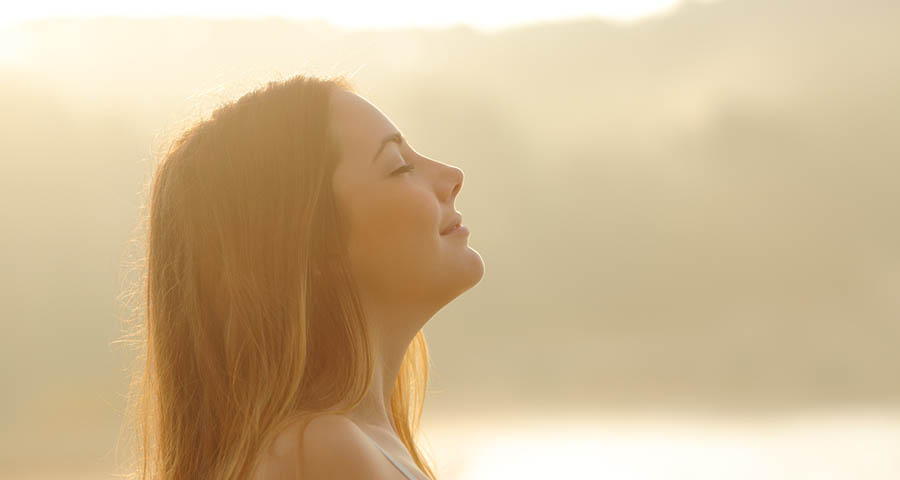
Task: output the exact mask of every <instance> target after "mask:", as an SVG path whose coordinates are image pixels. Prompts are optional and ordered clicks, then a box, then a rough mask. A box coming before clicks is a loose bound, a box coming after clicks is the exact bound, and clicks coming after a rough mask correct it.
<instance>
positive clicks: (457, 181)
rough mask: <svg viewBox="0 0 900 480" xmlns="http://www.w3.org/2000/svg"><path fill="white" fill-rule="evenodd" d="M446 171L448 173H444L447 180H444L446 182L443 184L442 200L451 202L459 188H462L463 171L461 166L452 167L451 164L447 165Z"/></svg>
mask: <svg viewBox="0 0 900 480" xmlns="http://www.w3.org/2000/svg"><path fill="white" fill-rule="evenodd" d="M447 171H448V173H447V175H446V178H447V180H445V181H446V182H447V183H446V185H445V186H444V190H443V191H444V192H446V193H445V198H444V201H445V202H448V203H449V202H452V201H453V199H454V198H456V195H457V194H458V193H459V190H460V189H461V188H462V184H463V179H464V178H465V175H464V174H463V171H462V169H461V168H459V167H454V166H452V165H447Z"/></svg>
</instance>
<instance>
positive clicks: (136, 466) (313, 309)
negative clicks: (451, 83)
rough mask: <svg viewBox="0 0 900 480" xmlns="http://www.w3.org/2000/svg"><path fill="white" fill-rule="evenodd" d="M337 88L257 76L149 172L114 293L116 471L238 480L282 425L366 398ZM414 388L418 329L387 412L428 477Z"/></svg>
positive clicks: (364, 346)
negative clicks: (342, 188) (121, 295)
mask: <svg viewBox="0 0 900 480" xmlns="http://www.w3.org/2000/svg"><path fill="white" fill-rule="evenodd" d="M337 88H343V89H345V90H347V91H353V92H355V89H354V87H353V86H352V84H351V83H350V82H349V81H348V80H347V79H346V78H345V77H343V76H337V77H332V78H320V77H316V76H308V75H295V76H293V77H290V78H289V79H287V80H283V81H270V82H269V83H267V84H266V85H265V86H264V87H261V88H258V89H255V90H253V91H251V92H249V93H246V94H245V95H243V96H242V97H240V98H239V99H237V100H235V101H228V102H226V103H225V104H224V105H222V106H220V107H219V108H217V109H216V110H215V111H214V112H213V113H212V114H211V116H210V117H209V118H206V119H204V120H202V121H199V122H196V123H194V124H193V125H192V126H190V128H187V129H185V130H184V131H183V132H182V133H181V134H180V135H179V136H178V137H177V138H176V139H175V140H174V141H173V142H172V143H171V145H170V147H169V148H168V150H167V151H166V153H165V154H164V155H163V156H162V157H161V159H160V161H159V162H158V164H157V165H156V168H155V170H154V172H153V175H152V177H151V179H150V181H149V183H148V187H149V188H148V195H147V196H148V197H149V199H148V200H149V204H145V205H144V207H145V208H144V211H145V212H146V213H145V214H143V215H142V217H141V226H142V227H143V228H145V229H146V234H145V235H144V234H141V237H142V238H143V237H146V247H145V248H146V251H145V253H146V257H145V258H142V259H141V261H140V263H141V270H140V271H141V273H140V275H139V279H140V282H138V285H136V286H134V287H133V289H132V290H131V291H130V292H127V293H129V295H126V297H130V298H138V301H137V305H138V307H139V308H136V309H134V311H133V313H134V314H133V315H132V316H131V317H130V318H129V319H128V327H129V328H128V329H127V330H126V334H125V338H126V339H127V340H128V341H129V342H133V343H135V344H136V345H137V346H138V347H139V354H138V356H137V357H136V358H137V361H136V363H135V369H134V378H133V380H132V383H131V391H130V393H129V408H128V410H127V412H126V413H127V421H126V422H125V423H123V426H124V427H131V428H128V430H129V431H130V433H131V434H132V435H130V438H132V439H133V440H134V444H133V450H132V451H134V452H135V454H134V456H133V457H132V458H131V462H130V463H129V466H128V467H126V468H127V470H128V471H129V476H131V477H135V478H140V479H154V480H157V479H158V480H182V479H185V480H186V479H199V478H204V479H232V478H247V477H248V476H249V475H250V474H251V473H252V472H253V470H254V469H255V467H256V462H257V461H258V457H259V455H258V454H259V453H260V452H262V451H265V449H267V448H268V446H269V445H270V444H271V442H272V440H273V439H274V437H275V436H277V434H278V433H279V432H280V431H282V430H283V429H284V428H285V427H287V426H288V425H289V424H291V423H294V422H297V421H300V422H308V421H309V420H311V419H312V418H313V417H314V416H317V415H320V414H325V413H342V412H346V411H349V410H350V409H352V408H353V407H354V406H355V405H357V404H358V403H359V402H360V401H361V400H362V398H363V396H364V395H365V393H366V391H367V390H368V388H369V385H370V382H371V375H372V369H373V357H372V351H371V349H370V337H369V333H368V331H367V329H366V323H365V321H364V318H363V313H362V312H363V310H362V308H361V306H360V302H359V294H358V292H357V290H356V284H355V283H354V281H353V279H352V278H351V276H350V269H349V267H348V264H347V258H346V256H345V255H344V253H343V252H345V251H346V250H345V248H344V247H345V243H344V242H345V239H346V236H345V235H346V228H345V227H346V225H345V223H344V221H343V218H342V217H341V215H340V212H339V211H338V210H337V208H336V202H335V199H334V196H333V191H332V188H331V177H332V174H333V172H334V169H335V167H336V164H337V161H338V158H340V145H339V144H338V143H337V142H336V141H335V139H334V137H333V136H332V133H331V132H330V131H329V129H328V124H329V99H330V98H331V97H330V95H331V92H332V91H334V89H337ZM427 383H428V348H427V344H426V341H425V337H424V333H423V332H422V331H421V330H420V331H419V332H418V334H417V335H416V336H415V338H414V339H413V341H412V342H411V344H410V346H409V348H408V350H407V351H406V354H405V357H404V359H403V363H402V366H401V369H400V373H399V375H398V377H397V378H396V380H395V383H394V389H393V392H392V396H391V405H390V409H391V415H392V417H393V421H394V424H395V425H396V427H397V433H398V434H399V436H400V439H401V440H402V442H403V443H404V444H405V446H406V448H407V449H408V450H409V453H410V455H411V456H412V458H413V459H414V460H415V462H416V464H417V465H418V466H419V467H420V468H421V469H422V471H423V472H425V473H426V474H427V475H428V476H429V478H431V479H435V478H436V477H435V475H434V472H433V471H432V468H431V466H430V465H429V463H428V459H427V457H426V455H425V453H424V452H423V451H422V450H421V449H420V446H419V445H418V444H417V440H416V437H417V433H418V430H419V421H420V418H421V414H422V406H423V402H424V396H425V391H426V388H427ZM301 431H302V429H301ZM123 432H124V430H123Z"/></svg>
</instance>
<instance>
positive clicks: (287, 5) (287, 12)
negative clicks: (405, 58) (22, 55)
mask: <svg viewBox="0 0 900 480" xmlns="http://www.w3.org/2000/svg"><path fill="white" fill-rule="evenodd" d="M681 1H709V0H594V1H588V0H565V1H555V2H524V3H519V4H516V5H515V7H513V8H510V6H509V4H502V5H500V4H491V3H485V2H482V1H477V0H458V1H456V2H445V3H430V2H428V3H423V2H416V1H412V0H393V1H379V2H361V1H358V0H356V1H348V0H335V1H331V2H317V3H306V2H288V1H276V0H261V1H256V2H235V1H220V2H212V1H207V2H190V3H186V2H181V1H174V0H160V1H156V2H118V1H112V0H83V1H79V2H67V1H61V0H47V1H34V2H21V3H15V4H12V5H9V6H7V7H6V8H5V9H4V15H3V17H2V19H0V28H6V27H9V26H11V25H14V24H17V23H21V22H24V21H28V20H34V19H41V18H48V17H49V18H56V17H76V18H85V17H98V16H99V17H109V16H115V17H139V18H147V17H165V16H189V17H211V18H235V17H241V18H261V17H284V18H289V19H293V20H310V19H319V20H325V21H327V22H329V23H332V24H334V25H337V26H339V27H343V28H348V29H358V28H365V29H388V28H396V27H426V28H441V27H448V26H453V25H457V24H466V25H468V26H471V27H473V28H478V29H481V30H485V31H492V30H496V29H500V28H505V27H509V26H514V25H520V24H523V23H532V22H537V21H543V20H561V19H571V18H578V17H584V16H589V17H599V18H604V19H608V20H613V21H618V22H629V21H633V20H637V19H640V18H644V17H646V16H649V15H655V14H659V13H662V12H665V11H668V10H670V9H671V8H673V7H675V6H676V5H677V4H678V3H680V2H681Z"/></svg>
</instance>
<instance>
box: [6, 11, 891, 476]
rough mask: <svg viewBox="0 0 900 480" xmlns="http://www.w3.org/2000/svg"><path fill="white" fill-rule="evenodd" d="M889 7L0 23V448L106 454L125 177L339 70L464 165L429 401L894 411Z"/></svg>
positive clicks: (442, 156) (436, 325)
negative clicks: (465, 228) (538, 18)
mask: <svg viewBox="0 0 900 480" xmlns="http://www.w3.org/2000/svg"><path fill="white" fill-rule="evenodd" d="M898 19H900V3H897V2H895V1H893V0H879V1H875V0H872V1H866V2H850V1H812V0H792V1H787V2H785V1H778V0H722V1H720V2H716V3H711V4H694V3H686V4H684V5H682V6H681V7H679V8H678V9H676V10H675V11H673V12H672V13H671V14H669V15H664V16H657V17H653V18H650V19H647V20H644V21H641V22H636V23H634V24H630V25H617V24H612V23H607V22H604V21H601V20H595V19H592V20H588V19H585V20H580V21H566V22H555V23H548V24H536V25H529V26H523V27H519V28H513V29H508V30H505V31H500V32H498V33H495V34H486V33H480V32H478V31H476V30H472V29H469V28H465V27H459V28H454V29H446V30H424V29H423V30H415V29H410V30H402V31H400V30H397V31H343V30H339V29H336V28H332V27H331V26H329V25H327V24H323V23H316V22H311V23H303V22H291V21H285V20H278V19H271V20H246V21H237V20H235V21H213V20H209V21H207V20H198V19H154V20H123V19H99V20H54V21H42V22H32V23H28V24H23V25H20V26H18V27H15V28H13V29H11V30H8V31H4V32H0V52H2V54H3V63H2V64H0V167H2V172H0V192H2V193H0V195H2V198H0V200H2V201H0V212H2V225H3V228H2V235H0V242H2V244H0V264H2V266H3V275H2V277H0V287H2V288H0V291H2V292H3V294H4V299H3V301H2V303H0V315H2V317H0V318H2V320H0V321H2V324H0V325H2V328H3V335H2V337H0V361H2V364H3V365H4V368H3V370H2V374H0V375H2V376H0V382H2V385H3V389H4V390H3V393H4V394H3V395H2V396H0V412H2V413H0V421H2V423H0V424H2V428H0V451H2V452H3V457H2V458H0V464H3V465H6V466H7V467H15V465H17V464H19V463H20V462H22V463H23V464H24V463H33V462H35V461H36V459H41V458H47V457H45V454H46V452H47V449H48V448H52V449H53V451H54V453H53V456H52V461H57V460H59V461H61V462H72V463H73V464H74V463H79V462H80V463H84V462H94V461H96V462H101V461H108V460H109V458H110V457H109V456H110V455H111V452H110V450H111V448H112V442H113V441H114V438H115V435H116V433H117V428H118V422H119V421H120V418H119V417H118V415H119V413H120V409H121V403H122V399H121V396H122V395H123V394H124V393H125V389H126V384H125V382H126V380H127V378H126V376H125V374H124V372H123V368H125V367H126V365H127V364H126V359H127V358H128V352H127V351H125V350H124V349H122V348H118V347H116V346H114V345H111V342H112V341H113V340H115V339H116V338H118V336H119V335H120V333H121V331H120V329H121V319H122V318H123V317H124V316H126V315H127V314H128V312H127V311H125V310H124V308H123V307H122V306H121V304H120V303H121V302H119V300H117V296H118V295H119V294H120V293H121V291H122V290H123V288H126V287H127V286H128V278H126V275H125V274H124V273H123V272H124V271H125V270H127V262H129V261H131V260H132V257H131V256H132V255H133V254H134V251H135V248H136V247H134V246H129V244H128V241H129V240H130V239H131V238H132V237H133V235H134V228H135V227H136V224H137V221H138V205H139V203H140V201H141V199H140V194H141V192H142V188H143V186H142V184H143V182H145V181H146V179H147V176H148V175H149V173H150V171H151V168H152V165H153V163H154V162H155V161H156V157H157V156H158V155H159V153H160V151H161V150H162V149H163V148H164V147H165V146H166V143H165V142H167V141H168V140H169V139H170V138H171V137H172V136H173V135H175V134H176V133H177V129H178V128H180V127H181V126H182V125H183V124H184V122H186V121H189V119H193V118H196V117H198V116H200V115H202V113H203V112H204V111H208V109H209V108H212V107H214V105H215V103H216V102H220V101H225V100H227V99H228V98H232V97H234V96H236V95H238V94H239V93H240V92H242V91H244V90H246V89H248V88H251V87H254V86H258V85H260V84H261V83H262V82H264V81H265V80H268V79H277V78H279V77H280V76H287V75H290V74H292V73H295V72H298V73H299V72H311V73H322V74H332V73H334V74H337V73H343V74H346V75H348V76H351V78H352V80H353V81H354V83H355V84H357V85H358V86H359V87H360V89H361V93H362V94H363V95H364V96H366V98H368V99H369V100H370V101H372V102H373V103H375V104H376V105H377V106H378V107H379V108H381V109H382V110H383V111H384V112H385V113H386V114H387V115H388V116H389V117H390V118H391V119H392V120H393V121H394V123H395V124H397V126H398V127H399V128H400V129H401V130H402V131H403V132H404V133H405V134H406V135H407V136H408V137H409V138H410V142H411V144H412V145H413V147H414V148H416V149H417V150H418V151H419V152H420V153H422V154H424V155H427V156H430V157H432V158H436V159H438V160H441V161H444V162H446V163H451V164H454V165H457V166H459V167H461V168H462V169H463V170H464V171H465V172H466V179H465V184H464V187H463V190H462V192H461V194H460V196H459V198H458V200H457V204H456V206H457V209H458V210H459V211H460V212H462V214H463V216H464V218H465V219H466V221H465V223H466V224H467V225H469V226H470V228H471V229H472V235H471V238H470V244H471V245H472V246H473V247H474V248H475V249H476V250H478V251H479V252H480V253H481V255H482V256H483V257H484V259H485V264H486V274H485V277H484V279H483V280H482V282H481V284H480V285H478V286H477V287H476V288H475V289H473V290H472V291H470V292H467V293H466V294H464V296H463V297H461V298H460V299H459V300H457V301H456V302H454V303H452V304H450V305H448V306H447V307H446V308H445V309H444V310H443V311H441V313H439V314H438V315H437V316H436V317H435V318H434V319H432V320H431V322H430V323H429V324H428V325H427V326H426V329H425V330H426V333H427V335H428V338H429V342H430V346H431V353H432V364H433V368H434V370H433V377H432V387H433V389H434V392H433V393H432V395H431V397H430V398H429V403H428V404H427V405H428V407H426V408H427V409H428V410H432V411H439V412H443V411H454V410H456V409H462V408H469V407H471V408H480V409H486V408H487V409H490V408H506V407H508V406H510V405H518V406H521V407H523V408H531V407H535V408H537V407H551V408H553V407H556V408H563V406H565V408H567V409H568V408H571V406H572V405H573V403H574V404H577V405H579V406H582V407H596V408H604V407H615V408H623V407H628V406H653V407H672V408H714V407H715V408H766V409H768V408H782V407H791V408H795V407H799V408H807V407H812V406H818V405H845V404H880V405H898V404H900V376H898V369H897V365H898V361H900V353H898V343H900V321H898V319H900V208H898V205H900V135H898V127H900V87H898V86H900V29H898V28H897V27H898ZM129 251H131V252H132V253H129ZM137 252H138V253H139V249H137ZM484 401H490V402H491V403H489V404H484V403H483V402H484ZM485 405H487V406H485ZM104 455H106V456H104ZM100 457H102V460H99V458H100ZM95 459H97V460H95Z"/></svg>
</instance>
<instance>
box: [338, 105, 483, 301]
mask: <svg viewBox="0 0 900 480" xmlns="http://www.w3.org/2000/svg"><path fill="white" fill-rule="evenodd" d="M331 122H332V124H331V125H330V127H331V128H332V132H333V133H334V135H335V137H336V139H337V140H338V142H339V143H340V145H341V148H342V153H341V158H340V161H339V163H338V165H337V168H336V171H335V174H334V177H333V178H332V185H333V188H334V192H335V196H336V199H337V203H338V208H339V209H340V210H341V212H342V213H343V214H344V216H345V218H346V219H347V222H348V225H349V234H348V237H349V238H348V240H347V241H348V255H349V257H350V263H351V267H352V269H353V273H354V275H355V277H356V279H357V281H358V282H359V284H360V285H359V287H360V290H361V293H362V295H363V296H364V298H365V299H366V300H367V301H375V302H378V303H379V304H380V306H387V307H389V308H390V307H394V306H406V307H424V308H428V309H432V310H433V311H435V312H436V311H437V310H439V309H440V308H441V307H443V306H444V305H445V304H447V303H448V302H450V301H451V300H453V299H454V298H456V297H457V296H458V295H460V294H461V293H463V292H464V291H466V290H468V289H469V288H471V287H472V286H474V285H475V284H477V283H478V282H479V281H480V280H481V277H482V276H483V275H484V263H483V262H482V259H481V256H480V255H479V254H478V252H476V251H475V250H474V249H472V248H471V247H469V244H468V242H469V234H468V233H467V232H466V231H465V229H462V230H460V231H457V232H456V233H451V234H447V235H441V233H440V232H441V231H442V230H443V229H444V228H445V227H447V226H450V225H453V224H454V223H455V220H456V219H458V218H459V217H457V215H458V212H457V211H456V209H455V207H454V205H453V203H454V200H455V199H456V195H457V194H458V193H459V190H460V188H461V187H462V183H463V172H462V170H460V169H459V168H457V167H454V166H451V165H447V164H445V163H441V162H438V161H436V160H432V159H430V158H427V157H425V156H423V155H420V154H419V153H417V152H416V151H415V150H413V149H412V147H411V146H410V145H409V144H408V143H407V141H406V140H407V139H405V138H404V139H403V141H402V143H398V142H397V141H387V142H386V143H383V141H384V139H385V138H387V137H389V136H391V135H394V134H398V133H400V131H399V130H398V129H397V128H396V127H395V126H394V125H393V124H392V123H391V121H390V120H388V119H387V117H386V116H385V115H384V114H383V113H381V111H380V110H378V109H377V108H376V107H375V106H374V105H372V104H371V103H369V102H368V101H366V100H365V99H364V98H362V97H360V96H358V95H356V94H354V93H351V92H347V91H345V90H336V91H335V92H334V93H333V94H332V98H331ZM382 147H383V148H382ZM462 223H463V224H465V222H462Z"/></svg>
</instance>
